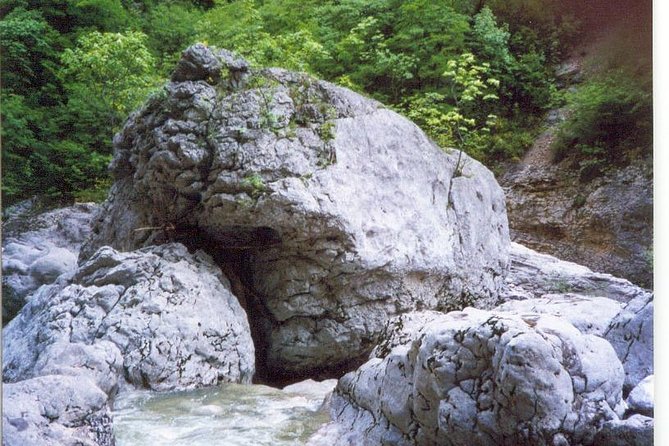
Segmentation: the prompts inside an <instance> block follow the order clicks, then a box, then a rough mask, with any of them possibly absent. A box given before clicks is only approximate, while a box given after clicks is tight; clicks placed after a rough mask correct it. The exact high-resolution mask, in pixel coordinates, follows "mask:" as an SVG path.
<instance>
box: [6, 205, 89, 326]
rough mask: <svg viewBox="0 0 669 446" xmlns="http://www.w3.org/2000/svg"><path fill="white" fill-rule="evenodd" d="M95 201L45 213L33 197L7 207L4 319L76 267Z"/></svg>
mask: <svg viewBox="0 0 669 446" xmlns="http://www.w3.org/2000/svg"><path fill="white" fill-rule="evenodd" d="M97 210H98V206H97V205H95V204H91V203H88V204H76V205H74V206H70V207H66V208H60V209H52V210H47V211H44V210H42V209H40V207H39V205H38V204H37V203H36V202H35V201H30V200H29V201H25V202H22V203H19V204H18V205H15V206H12V207H10V208H8V209H6V210H5V212H4V215H3V223H2V232H3V237H2V321H3V324H6V323H7V322H9V321H10V320H11V319H12V318H13V317H14V316H15V315H16V313H18V312H19V310H20V309H21V308H22V307H23V305H25V302H26V299H27V298H28V296H30V294H31V293H33V292H34V291H35V290H36V289H37V288H39V287H40V286H42V285H45V284H50V283H52V282H54V281H55V280H56V278H57V277H58V276H60V275H61V274H64V273H67V272H71V271H74V269H75V268H76V266H77V256H78V255H79V249H80V247H81V244H82V243H83V242H84V240H85V239H86V238H87V237H88V236H89V234H90V232H91V220H92V219H93V216H94V215H95V213H96V212H97Z"/></svg>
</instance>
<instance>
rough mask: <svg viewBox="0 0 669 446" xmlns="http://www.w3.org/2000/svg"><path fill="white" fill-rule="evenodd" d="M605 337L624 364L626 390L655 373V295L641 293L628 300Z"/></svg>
mask: <svg viewBox="0 0 669 446" xmlns="http://www.w3.org/2000/svg"><path fill="white" fill-rule="evenodd" d="M604 337H605V338H606V340H607V341H609V342H610V343H611V345H613V348H614V349H615V350H616V353H617V354H618V357H619V358H620V359H621V361H622V363H623V366H625V392H629V391H630V390H632V389H633V388H634V387H635V386H637V385H638V384H639V383H640V382H641V381H642V380H643V379H644V378H646V377H647V376H649V375H652V374H653V373H654V367H653V295H652V294H650V293H648V294H645V295H641V296H639V297H637V298H635V299H633V300H631V301H630V302H629V303H627V305H625V306H624V308H623V309H622V311H621V312H620V313H618V315H617V316H616V317H615V318H614V319H613V320H612V321H611V323H610V325H609V328H608V329H607V331H606V333H605V334H604Z"/></svg>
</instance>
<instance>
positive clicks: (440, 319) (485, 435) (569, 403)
mask: <svg viewBox="0 0 669 446" xmlns="http://www.w3.org/2000/svg"><path fill="white" fill-rule="evenodd" d="M404 318H406V317H404ZM412 318H413V319H414V321H413V323H410V324H409V325H414V324H415V323H417V322H418V321H419V320H421V319H422V320H423V321H424V323H423V326H422V328H421V329H420V330H418V331H415V332H413V335H412V336H410V339H411V340H410V341H407V340H406V338H403V337H402V336H397V333H399V332H403V331H404V330H403V329H402V328H395V329H390V330H389V331H391V332H395V333H396V335H394V340H390V341H389V343H388V344H387V345H386V348H384V349H381V350H377V351H376V352H375V353H376V354H377V355H378V356H376V357H373V358H371V359H370V360H369V361H368V362H367V363H365V364H364V365H363V366H362V367H361V368H359V369H358V370H357V371H355V372H351V373H349V374H347V375H345V376H344V377H343V378H342V379H341V380H340V381H339V384H338V386H337V389H336V391H335V394H334V396H333V401H332V414H333V416H334V418H335V424H338V427H332V426H330V427H328V428H326V429H324V433H323V435H324V436H326V434H327V432H325V431H327V429H330V430H331V431H336V432H338V433H339V435H340V436H341V437H342V438H343V440H341V442H342V444H346V442H348V443H349V444H360V445H381V444H397V445H433V444H451V445H468V446H474V445H491V446H493V445H512V444H513V445H551V446H552V445H568V444H591V443H592V442H593V441H594V437H595V435H596V434H597V432H598V430H599V429H600V428H601V426H602V424H603V423H604V422H605V421H606V420H618V419H619V416H621V415H622V412H623V411H624V404H623V400H622V385H623V380H624V371H623V368H622V365H621V363H620V361H619V360H618V358H617V356H616V353H615V351H614V350H613V348H612V347H611V345H610V344H609V343H608V342H606V341H605V340H604V339H602V338H600V337H597V336H594V335H585V334H582V333H581V332H579V331H578V330H577V329H576V328H575V327H574V326H572V325H571V324H569V323H568V322H566V321H565V320H562V319H559V318H555V317H553V316H548V315H539V314H536V313H534V314H520V315H512V314H505V313H500V312H496V311H493V312H490V311H482V310H476V309H473V308H468V309H466V310H464V311H456V312H451V313H449V314H444V315H434V314H424V315H414V316H412ZM400 319H402V318H400ZM406 335H407V333H406V332H405V335H404V336H406Z"/></svg>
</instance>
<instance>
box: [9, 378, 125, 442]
mask: <svg viewBox="0 0 669 446" xmlns="http://www.w3.org/2000/svg"><path fill="white" fill-rule="evenodd" d="M2 444H3V445H4V446H27V445H30V446H112V445H113V444H114V442H113V433H112V427H111V416H110V413H109V410H108V408H107V394H106V393H105V392H103V391H102V390H100V388H98V387H97V386H96V385H95V384H94V383H93V382H92V381H90V380H89V379H87V378H86V377H73V376H61V375H48V376H40V377H37V378H32V379H27V380H24V381H21V382H18V383H12V384H9V383H4V384H3V386H2Z"/></svg>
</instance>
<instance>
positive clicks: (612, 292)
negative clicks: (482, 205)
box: [503, 242, 651, 303]
mask: <svg viewBox="0 0 669 446" xmlns="http://www.w3.org/2000/svg"><path fill="white" fill-rule="evenodd" d="M509 255H510V260H511V261H510V268H509V274H508V275H507V277H506V287H505V290H504V292H503V300H504V301H507V300H525V299H532V298H539V297H543V296H544V295H546V294H564V293H575V294H580V295H584V296H596V297H606V298H609V299H613V300H616V301H618V302H622V303H627V302H629V301H631V300H632V299H634V298H636V297H639V296H650V294H651V293H650V292H649V291H648V290H645V289H643V288H641V287H639V286H636V285H634V284H632V283H631V282H629V281H628V280H626V279H621V278H618V277H614V276H612V275H610V274H604V273H596V272H593V271H592V270H591V269H590V268H588V267H586V266H583V265H578V264H576V263H573V262H568V261H564V260H560V259H558V258H556V257H553V256H551V255H548V254H543V253H540V252H537V251H534V250H532V249H530V248H528V247H526V246H523V245H521V244H519V243H515V242H512V243H511V248H510V251H509Z"/></svg>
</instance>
